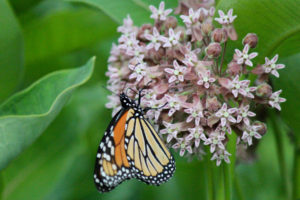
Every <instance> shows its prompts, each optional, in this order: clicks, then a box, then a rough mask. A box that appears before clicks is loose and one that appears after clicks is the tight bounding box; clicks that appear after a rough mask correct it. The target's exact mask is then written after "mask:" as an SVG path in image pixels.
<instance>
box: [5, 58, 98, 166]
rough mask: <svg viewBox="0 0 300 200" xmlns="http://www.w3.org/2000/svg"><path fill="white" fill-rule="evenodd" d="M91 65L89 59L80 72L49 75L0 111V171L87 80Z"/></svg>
mask: <svg viewBox="0 0 300 200" xmlns="http://www.w3.org/2000/svg"><path fill="white" fill-rule="evenodd" d="M93 65H94V59H91V60H90V61H89V62H88V63H87V64H86V65H85V66H83V67H81V68H78V69H73V70H65V71H61V72H55V73H52V74H50V75H48V76H46V77H44V78H42V79H40V80H39V81H37V82H35V83H34V84H33V85H32V86H30V87H29V88H27V89H26V90H24V91H22V92H20V93H18V94H16V95H14V96H13V97H11V98H10V99H9V100H7V101H6V102H5V103H4V104H3V105H2V106H1V107H0V127H1V129H0V138H1V140H0V151H1V157H0V169H2V168H3V167H5V166H6V165H7V164H8V163H9V161H11V160H12V159H13V158H14V157H16V156H17V155H18V154H19V153H20V152H22V150H23V149H24V148H26V147H27V146H28V145H30V144H31V143H32V142H33V141H34V140H35V139H36V138H37V137H38V136H39V135H40V134H41V133H42V132H43V131H44V130H45V129H46V127H47V126H48V125H49V124H50V122H51V121H52V120H53V119H54V118H55V116H56V115H57V114H58V113H59V111H60V110H61V108H62V107H63V105H64V104H65V103H66V101H67V100H68V98H69V97H70V95H71V94H72V91H73V89H74V88H76V87H78V86H80V85H82V84H83V83H84V82H86V81H87V80H88V79H89V77H90V76H91V74H92V71H93Z"/></svg>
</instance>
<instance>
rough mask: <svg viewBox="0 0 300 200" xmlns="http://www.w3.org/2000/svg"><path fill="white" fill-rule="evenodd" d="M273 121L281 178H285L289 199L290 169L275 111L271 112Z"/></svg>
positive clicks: (289, 197)
mask: <svg viewBox="0 0 300 200" xmlns="http://www.w3.org/2000/svg"><path fill="white" fill-rule="evenodd" d="M271 123H272V126H273V131H274V135H275V140H276V147H277V148H276V149H277V155H278V164H279V169H280V174H281V178H282V180H283V184H284V189H285V193H286V197H287V199H291V184H290V180H289V177H288V171H287V167H286V158H285V154H284V147H283V138H282V132H281V129H280V127H279V126H278V124H279V121H278V117H277V115H276V113H275V112H272V113H271Z"/></svg>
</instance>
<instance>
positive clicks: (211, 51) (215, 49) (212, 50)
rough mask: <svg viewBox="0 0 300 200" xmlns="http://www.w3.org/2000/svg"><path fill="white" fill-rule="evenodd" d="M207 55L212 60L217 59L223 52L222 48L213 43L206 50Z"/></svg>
mask: <svg viewBox="0 0 300 200" xmlns="http://www.w3.org/2000/svg"><path fill="white" fill-rule="evenodd" d="M205 52H206V55H207V56H208V57H210V58H217V57H219V56H220V54H221V52H222V47H221V45H220V44H219V43H216V42H213V43H210V44H209V45H208V47H206V49H205Z"/></svg>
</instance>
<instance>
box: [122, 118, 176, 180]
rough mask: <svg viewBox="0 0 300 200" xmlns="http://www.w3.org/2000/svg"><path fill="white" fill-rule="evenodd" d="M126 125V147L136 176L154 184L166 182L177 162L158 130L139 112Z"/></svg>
mask: <svg viewBox="0 0 300 200" xmlns="http://www.w3.org/2000/svg"><path fill="white" fill-rule="evenodd" d="M126 127H127V128H126V137H125V147H127V148H126V152H127V156H128V160H129V162H130V165H131V168H132V170H133V172H134V175H135V177H137V178H138V179H139V180H141V181H143V182H145V183H147V184H152V185H160V184H161V183H163V182H166V181H167V180H168V179H169V178H170V177H171V176H172V175H173V173H174V171H175V162H174V159H173V157H172V155H171V154H170V152H169V150H168V149H167V148H166V146H165V144H164V143H163V142H162V141H161V139H160V138H159V136H158V134H157V132H156V131H155V130H154V128H153V127H152V126H151V124H150V123H149V122H148V121H147V120H146V119H145V118H144V117H143V115H142V114H141V113H139V112H135V113H134V117H131V118H130V119H129V120H128V122H127V126H126Z"/></svg>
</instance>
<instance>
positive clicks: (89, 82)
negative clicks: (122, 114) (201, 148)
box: [0, 0, 300, 200]
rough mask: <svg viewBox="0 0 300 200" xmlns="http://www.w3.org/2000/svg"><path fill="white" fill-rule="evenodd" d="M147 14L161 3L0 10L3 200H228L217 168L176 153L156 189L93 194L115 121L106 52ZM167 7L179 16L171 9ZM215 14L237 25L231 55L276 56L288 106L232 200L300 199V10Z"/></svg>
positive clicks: (289, 6)
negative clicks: (121, 28)
mask: <svg viewBox="0 0 300 200" xmlns="http://www.w3.org/2000/svg"><path fill="white" fill-rule="evenodd" d="M150 4H153V5H155V6H156V7H157V5H158V4H159V1H158V0H126V1H123V0H122V1H121V0H118V1H117V0H73V1H72V0H71V1H63V0H26V1H24V0H10V1H8V0H0V103H1V104H2V105H1V106H0V170H1V172H0V197H1V198H2V199H9V200H10V199H11V200H18V199H51V200H52V199H70V200H71V199H72V200H73V199H85V200H86V199H112V200H113V199H123V200H126V199H130V200H132V199H145V200H146V199H217V200H219V199H223V198H225V197H224V194H223V193H224V191H223V190H224V184H223V181H224V174H223V173H222V169H223V168H222V167H219V168H217V167H215V163H214V162H210V161H209V160H207V159H204V160H202V161H199V160H196V159H194V160H193V161H191V162H188V161H187V159H185V158H180V157H179V156H178V155H177V153H175V152H173V154H175V159H176V168H177V169H176V172H175V175H174V177H173V178H172V179H171V180H170V181H169V182H167V183H166V184H163V185H161V186H160V187H155V186H147V185H145V184H143V183H141V182H139V181H137V180H131V181H127V182H126V183H123V184H121V185H120V186H119V187H117V188H116V189H115V190H113V191H112V192H110V193H108V194H100V193H98V192H97V190H96V188H95V187H94V183H93V167H94V161H95V154H96V150H97V146H98V143H99V141H100V139H101V137H102V136H103V133H104V130H105V128H106V126H107V124H108V123H109V120H110V118H111V111H110V110H108V109H106V108H105V103H106V102H107V98H106V96H107V95H108V92H107V91H106V90H105V89H104V87H103V86H105V83H106V80H107V78H106V77H105V75H104V73H105V71H106V70H107V58H108V56H109V51H110V47H111V44H112V42H116V41H117V38H118V37H119V34H118V33H117V31H116V28H117V26H118V25H120V24H121V23H122V19H123V18H124V17H125V16H126V15H127V14H128V13H130V15H131V17H132V18H133V20H134V22H135V24H136V25H141V24H143V23H150V22H152V20H151V19H150V18H149V16H150V12H149V10H148V6H149V5H150ZM166 5H167V7H171V8H175V7H176V6H177V1H175V0H168V1H166ZM216 7H217V9H222V10H225V11H227V10H228V9H229V8H233V9H234V14H237V15H238V18H237V19H236V21H235V23H234V24H235V28H236V30H237V32H238V35H239V40H238V41H237V42H230V44H229V45H228V46H229V49H228V50H227V52H233V49H234V48H239V49H241V48H242V44H241V39H242V38H243V37H244V36H245V35H246V34H247V33H248V32H254V33H257V35H258V37H259V45H258V47H257V49H256V51H258V52H259V56H258V58H257V59H256V60H255V62H256V63H262V62H263V60H264V57H265V56H268V57H273V56H274V55H275V54H276V53H278V54H279V55H280V56H279V58H280V61H279V62H280V63H284V64H285V65H286V68H285V69H283V70H281V71H280V78H279V79H276V80H275V79H273V85H274V87H275V89H276V90H278V89H283V93H282V96H283V97H285V98H286V99H287V102H286V103H284V104H282V112H281V116H280V117H279V115H278V113H277V112H276V113H275V112H268V116H269V117H268V121H267V124H268V127H269V129H268V132H267V134H266V135H265V136H264V137H263V138H262V140H261V141H260V142H259V144H258V145H257V147H256V154H255V159H249V161H248V162H240V161H237V163H236V167H235V170H234V173H231V175H232V178H231V183H230V186H232V188H233V189H232V199H245V200H252V199H256V200H265V199H272V200H277V199H278V200H285V199H297V198H300V191H299V190H300V189H299V188H300V173H299V172H300V169H299V167H300V158H299V157H300V156H299V154H300V153H299V151H300V150H299V149H300V134H299V132H300V123H299V119H300V101H299V99H300V84H299V83H300V12H299V11H300V1H299V0H274V1H269V0H251V1H249V0H219V1H217V5H216ZM93 56H96V61H95V63H94V58H91V57H93ZM231 56H232V53H227V60H229V59H230V57H231ZM80 66H81V67H80ZM61 70H62V71H61ZM42 77H43V78H42ZM19 91H21V92H20V93H18V92H19ZM14 94H15V95H14ZM233 175H234V176H233ZM225 184H227V183H225ZM211 186H212V187H211ZM225 188H227V187H226V186H225ZM225 190H226V189H225ZM211 194H213V195H211Z"/></svg>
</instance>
